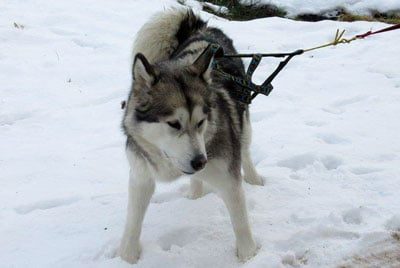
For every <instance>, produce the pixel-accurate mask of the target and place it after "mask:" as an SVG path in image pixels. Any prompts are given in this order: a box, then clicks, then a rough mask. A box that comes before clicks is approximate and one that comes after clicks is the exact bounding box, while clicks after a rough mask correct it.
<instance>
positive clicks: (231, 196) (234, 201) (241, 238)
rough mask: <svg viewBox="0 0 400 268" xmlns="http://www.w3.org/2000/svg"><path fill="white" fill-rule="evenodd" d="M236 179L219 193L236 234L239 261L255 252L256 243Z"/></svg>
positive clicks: (240, 187) (242, 193) (241, 189)
mask: <svg viewBox="0 0 400 268" xmlns="http://www.w3.org/2000/svg"><path fill="white" fill-rule="evenodd" d="M231 179H232V180H236V181H235V182H233V183H232V184H231V185H230V187H227V188H225V189H222V190H221V191H220V195H221V198H222V200H223V201H224V203H225V205H226V207H227V208H228V211H229V216H230V218H231V222H232V226H233V230H234V232H235V236H236V247H237V254H238V257H239V260H240V261H243V262H244V261H247V260H248V259H250V258H251V257H253V256H254V255H255V254H256V252H257V245H256V243H255V241H254V238H253V235H252V233H251V230H250V225H249V219H248V215H247V208H246V201H245V197H244V192H243V188H242V185H241V181H237V180H238V179H236V178H231Z"/></svg>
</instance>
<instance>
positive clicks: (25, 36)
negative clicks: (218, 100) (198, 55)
mask: <svg viewBox="0 0 400 268" xmlns="http://www.w3.org/2000/svg"><path fill="white" fill-rule="evenodd" d="M171 3H172V2H168V1H147V0H141V1H122V0H119V1H106V0H87V1H85V2H84V3H82V1H79V0H70V1H44V0H42V1H41V0H25V1H22V0H20V1H14V0H12V1H11V0H9V1H3V2H2V7H1V9H0V84H1V88H0V242H1V243H0V259H1V264H0V266H1V267H126V266H128V265H126V264H125V263H123V262H122V261H121V260H120V259H119V258H115V257H114V255H115V250H116V249H117V247H118V244H119V239H120V235H121V233H122V228H123V224H124V221H125V209H126V203H127V181H128V167H127V163H126V160H125V156H124V137H123V135H122V133H121V130H120V119H121V116H122V111H121V110H120V109H119V105H120V101H121V100H123V99H124V98H125V97H126V95H127V92H128V89H129V85H130V64H131V62H130V60H131V55H130V47H131V44H132V40H133V37H134V35H135V33H136V31H137V30H138V29H139V27H140V26H141V25H142V24H143V23H144V22H145V21H146V20H147V19H148V17H149V16H150V15H151V14H152V13H153V12H154V11H155V10H162V9H163V8H165V7H167V6H169V5H171ZM202 15H203V16H204V17H205V18H210V24H212V25H218V26H220V27H222V28H223V29H224V30H225V31H226V32H227V33H228V34H229V35H230V36H231V37H232V38H233V39H234V40H235V44H236V46H237V48H238V50H239V51H242V52H246V51H265V52H280V51H292V50H295V49H298V48H301V47H309V46H314V45H318V44H321V43H323V42H325V41H327V40H329V39H330V38H331V37H332V35H333V33H334V31H335V30H336V28H342V29H347V30H348V35H349V36H351V35H353V34H356V33H360V32H364V31H366V30H369V29H371V28H372V29H378V28H380V27H383V26H385V25H384V24H381V23H367V22H356V23H341V22H332V21H323V22H318V23H308V22H298V21H290V20H287V19H279V18H269V19H260V20H254V21H250V22H227V21H225V20H222V19H219V18H215V17H211V16H210V15H207V14H206V13H202ZM14 22H15V23H17V26H18V27H15V26H14V25H13V24H14ZM22 25H23V26H24V27H23V29H22ZM399 43H400V32H390V33H385V34H383V35H377V36H375V37H371V38H369V39H366V40H363V41H358V42H354V43H352V44H350V45H343V46H341V47H337V48H333V49H325V50H320V51H318V52H313V53H310V54H307V55H304V56H300V57H297V58H296V59H295V60H293V62H291V63H290V64H289V66H288V67H287V69H286V70H285V71H284V72H283V73H282V74H281V75H280V76H279V78H278V79H277V80H276V82H275V84H274V85H275V91H273V93H272V94H271V96H270V97H268V98H267V97H262V96H260V97H259V98H257V99H256V101H255V102H254V103H253V104H252V106H251V112H252V122H253V128H254V139H253V144H252V155H253V157H254V160H255V162H256V164H257V169H258V170H259V172H260V173H261V174H263V175H264V176H265V177H266V181H265V186H264V187H253V186H249V185H245V189H246V193H247V197H248V207H249V214H250V219H251V224H252V226H253V230H254V233H255V237H256V239H257V243H258V244H259V245H260V247H261V249H260V251H259V253H258V255H257V256H256V257H255V258H254V259H252V260H251V261H249V262H247V263H246V264H239V263H238V262H237V259H236V258H235V249H234V236H233V232H232V228H231V225H230V222H229V216H228V214H227V211H226V209H225V207H224V205H223V204H222V202H221V200H220V199H219V198H217V197H216V196H215V195H214V194H208V195H206V196H205V197H203V198H201V199H198V200H188V199H186V198H184V193H185V191H186V189H187V188H188V178H182V179H181V180H180V181H178V182H176V183H173V184H171V185H163V184H161V185H159V187H158V189H157V191H156V193H155V195H154V197H153V200H152V203H151V205H150V208H149V211H148V213H147V217H146V218H145V221H144V226H143V236H142V241H143V254H142V258H141V260H140V261H139V263H138V264H137V267H291V266H295V267H297V266H308V267H327V266H328V267H334V266H337V265H340V264H344V263H347V264H350V265H355V264H357V265H361V266H363V265H364V264H365V263H367V262H374V263H378V264H379V265H378V266H381V267H383V266H385V265H384V263H385V262H386V264H388V263H390V262H393V260H394V258H395V257H396V256H397V257H398V254H399V253H398V252H400V249H399V242H398V240H397V241H396V238H397V239H398V236H396V235H393V232H394V231H396V230H397V231H398V230H399V229H400V195H399V189H400V170H399V166H400V139H399V130H400V120H399V113H400V92H399V90H400V71H399V70H400V68H399V64H400V53H399V51H398V44H399ZM272 63H276V62H275V61H268V60H265V61H263V62H262V64H261V67H260V68H259V70H258V71H257V73H256V78H257V80H258V81H261V80H262V79H263V78H264V77H265V75H266V74H267V73H268V72H269V71H270V70H271V69H272V68H273V66H274V65H273V64H272ZM372 255H374V256H375V257H374V258H372V257H371V256H372ZM355 256H359V258H355ZM379 256H381V257H380V258H379ZM382 256H383V257H382ZM391 256H392V257H393V256H394V257H393V258H391ZM397 265H399V264H398V263H397Z"/></svg>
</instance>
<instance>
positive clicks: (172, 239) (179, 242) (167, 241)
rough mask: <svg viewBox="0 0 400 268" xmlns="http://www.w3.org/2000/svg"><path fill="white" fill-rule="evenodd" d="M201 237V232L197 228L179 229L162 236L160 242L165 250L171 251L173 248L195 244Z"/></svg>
mask: <svg viewBox="0 0 400 268" xmlns="http://www.w3.org/2000/svg"><path fill="white" fill-rule="evenodd" d="M200 235H201V230H199V229H198V228H195V227H183V228H177V229H175V230H173V231H170V232H168V233H166V234H165V235H163V236H161V237H160V239H159V241H158V242H159V245H160V247H161V248H162V249H163V250H165V251H169V250H171V248H172V247H173V246H178V247H181V248H182V247H184V246H185V245H187V244H190V243H193V242H195V241H196V240H197V239H198V237H199V236H200Z"/></svg>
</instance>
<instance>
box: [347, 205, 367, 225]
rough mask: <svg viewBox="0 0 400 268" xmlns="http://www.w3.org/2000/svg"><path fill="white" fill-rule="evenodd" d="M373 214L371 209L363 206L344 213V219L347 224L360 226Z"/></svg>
mask: <svg viewBox="0 0 400 268" xmlns="http://www.w3.org/2000/svg"><path fill="white" fill-rule="evenodd" d="M373 213H374V212H373V211H372V210H371V209H369V208H366V207H363V206H361V207H357V208H352V209H349V210H346V211H344V212H343V213H342V219H343V221H344V222H345V223H347V224H356V225H360V224H362V223H363V222H364V219H365V218H366V217H367V216H368V215H371V214H373Z"/></svg>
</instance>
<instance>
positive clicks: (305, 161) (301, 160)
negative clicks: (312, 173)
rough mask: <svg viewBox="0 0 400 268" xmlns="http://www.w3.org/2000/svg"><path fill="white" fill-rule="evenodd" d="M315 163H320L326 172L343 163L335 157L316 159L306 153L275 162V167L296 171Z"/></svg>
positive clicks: (315, 156)
mask: <svg viewBox="0 0 400 268" xmlns="http://www.w3.org/2000/svg"><path fill="white" fill-rule="evenodd" d="M317 162H320V163H322V165H323V166H324V167H325V168H326V169H328V170H332V169H336V168H338V167H339V166H340V165H342V163H343V161H342V160H341V159H340V158H338V157H336V156H332V155H327V156H323V157H318V156H317V155H314V154H312V153H307V154H301V155H296V156H293V157H290V158H288V159H284V160H281V161H279V162H277V165H278V166H279V167H286V168H289V169H291V170H292V171H298V170H300V169H303V168H306V167H307V166H311V165H314V164H315V163H317Z"/></svg>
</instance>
